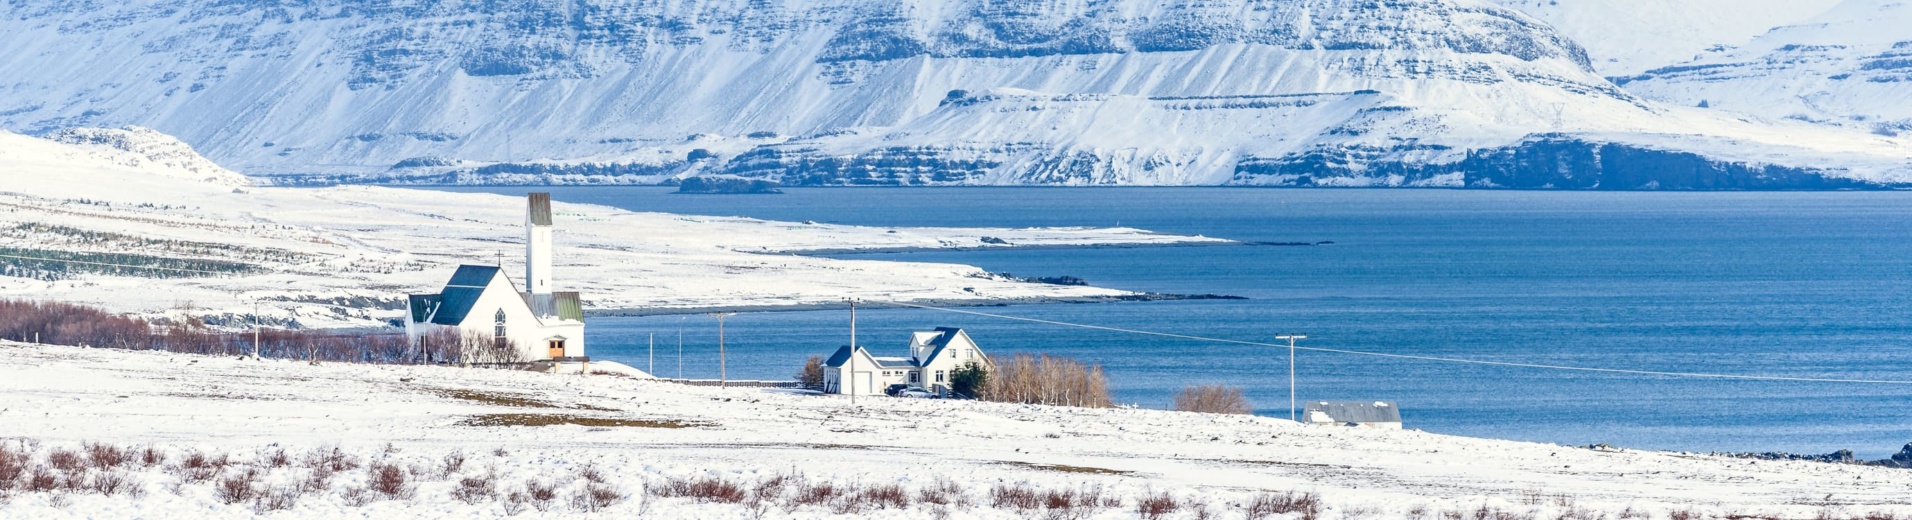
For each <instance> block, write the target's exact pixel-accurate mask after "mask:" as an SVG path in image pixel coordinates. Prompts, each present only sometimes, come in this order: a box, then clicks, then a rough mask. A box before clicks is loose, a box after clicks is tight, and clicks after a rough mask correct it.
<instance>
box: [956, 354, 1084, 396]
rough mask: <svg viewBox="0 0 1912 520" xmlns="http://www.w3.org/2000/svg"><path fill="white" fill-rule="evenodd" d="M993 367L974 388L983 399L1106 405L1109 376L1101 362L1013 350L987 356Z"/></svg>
mask: <svg viewBox="0 0 1912 520" xmlns="http://www.w3.org/2000/svg"><path fill="white" fill-rule="evenodd" d="M990 365H991V366H992V367H993V369H992V370H991V371H990V375H989V377H988V378H986V379H985V381H984V382H983V387H982V388H981V389H980V390H979V391H978V392H977V394H978V395H977V397H978V398H980V399H982V400H985V401H999V402H1010V403H1025V404H1048V405H1061V406H1083V407H1090V408H1108V407H1110V406H1113V403H1112V402H1111V401H1110V400H1109V380H1108V377H1107V376H1105V375H1103V373H1102V366H1101V365H1088V364H1083V363H1082V362H1080V361H1076V360H1074V359H1069V358H1063V357H1055V356H1050V355H1047V354H1043V355H1041V356H1036V355H1030V354H1016V355H1015V356H1013V357H1010V358H1009V359H1001V358H997V357H995V356H991V357H990Z"/></svg>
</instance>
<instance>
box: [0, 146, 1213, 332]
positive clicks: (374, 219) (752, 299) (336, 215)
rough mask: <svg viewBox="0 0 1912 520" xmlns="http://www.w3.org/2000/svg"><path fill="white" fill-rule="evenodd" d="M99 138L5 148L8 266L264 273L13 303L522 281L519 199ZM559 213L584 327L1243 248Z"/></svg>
mask: <svg viewBox="0 0 1912 520" xmlns="http://www.w3.org/2000/svg"><path fill="white" fill-rule="evenodd" d="M85 135H88V136H90V137H88V138H86V139H78V140H76V142H80V143H82V144H73V143H69V142H56V141H53V140H48V139H40V138H34V137H28V136H23V135H18V134H11V133H4V132H0V172H5V173H4V175H0V248H23V249H29V250H37V251H79V252H91V253H132V254H141V255H148V256H155V257H166V258H194V259H203V260H219V261H228V262H235V263H239V264H247V265H252V266H256V269H255V270H253V271H251V272H248V273H245V274H240V275H226V276H216V277H199V278H171V279H153V278H139V277H114V276H101V275H84V276H80V277H77V278H73V279H66V280H55V281H43V280H37V279H32V278H23V277H6V276H4V275H0V298H4V297H25V298H35V299H56V300H65V301H74V302H82V303H88V304H93V305H98V306H101V307H104V308H107V309H111V310H115V311H121V312H140V313H186V314H192V315H196V316H211V317H213V318H214V321H215V322H216V321H218V319H219V317H221V316H226V317H232V316H239V315H245V314H250V313H251V312H252V309H253V302H255V301H263V304H262V306H261V313H263V314H265V315H266V316H267V320H269V321H274V322H280V323H285V322H288V321H291V320H296V321H297V322H298V323H299V324H301V325H305V326H367V325H378V324H380V323H382V322H383V321H384V320H389V319H394V318H397V317H398V316H399V313H400V311H399V310H398V309H399V307H400V306H401V305H400V304H399V302H402V301H403V300H402V298H403V295H404V294H405V293H408V292H409V293H422V292H434V291H436V290H438V288H439V287H441V286H442V285H443V284H444V282H445V280H446V279H447V278H449V277H450V275H451V272H452V270H453V268H454V267H455V266H457V265H458V264H461V263H475V264H491V263H494V262H502V264H503V265H504V266H505V268H506V269H507V271H508V272H512V273H513V274H514V276H517V275H518V274H520V273H521V272H522V269H523V267H522V266H523V260H522V259H523V246H522V244H523V237H524V230H523V226H524V211H525V210H524V205H525V202H524V201H523V199H520V198H514V197H505V196H498V195H487V194H464V193H444V192H434V191H417V190H403V189H390V188H380V187H363V186H354V187H337V188H323V189H292V188H263V187H251V186H246V185H245V182H246V181H245V178H244V177H242V176H239V175H237V174H234V173H232V172H229V171H225V170H223V169H220V168H218V167H217V166H216V165H211V163H209V162H205V161H204V160H203V159H200V158H198V156H197V155H196V154H192V151H191V149H190V148H186V147H185V145H183V144H181V143H179V142H177V141H176V140H172V139H171V138H169V137H166V136H164V135H163V134H158V133H156V132H150V131H145V130H137V129H136V130H91V131H88V132H87V133H86V134H85ZM555 211H556V213H555V215H554V216H555V218H556V223H557V229H558V235H557V248H558V249H557V263H556V278H555V283H556V285H557V286H558V287H559V288H560V290H576V291H581V292H583V294H584V298H585V304H586V306H587V309H594V310H645V309H651V310H655V309H683V308H697V307H737V306H750V307H757V306H786V305H801V304H818V303H834V302H840V301H842V300H843V299H844V298H846V297H860V298H864V299H872V300H879V299H880V300H924V299H928V300H943V301H953V300H985V299H1052V298H1095V297H1109V296H1117V295H1123V294H1128V293H1126V292H1124V291H1117V290H1111V289H1103V288H1093V287H1069V286H1059V285H1046V284H1033V283H1022V282H1017V281H1013V280H1008V279H1004V278H1001V277H996V276H993V275H990V274H989V273H987V272H985V271H983V270H981V269H979V268H976V267H970V266H962V265H949V264H928V263H903V262H881V261H861V260H835V259H828V258H816V257H807V256H796V255H794V254H789V253H790V252H798V251H809V250H826V249H827V250H846V249H848V250H858V249H891V248H953V247H963V248H971V247H976V248H980V247H1012V246H1067V245H1096V244H1179V243H1214V244H1223V243H1228V242H1227V241H1224V240H1219V239H1210V238H1201V237H1185V236H1172V235H1161V234H1155V233H1151V232H1147V231H1143V230H1139V229H1127V228H1113V229H1103V228H1096V229H1091V228H1064V229H1056V228H1050V229H958V228H896V229H889V228H869V227H854V226H839V225H828V224H810V223H791V222H771V221H763V220H756V219H749V218H724V217H700V216H684V215H673V214H665V213H645V212H632V211H625V210H621V209H615V208H609V207H602V206H590V205H579V204H565V203H563V202H562V201H559V202H558V203H557V204H556V205H555ZM986 239H987V240H986ZM36 254H37V253H36ZM1032 274H1037V273H1032ZM1046 274H1049V275H1066V274H1069V273H1046ZM233 319H240V318H233ZM240 320H241V321H245V320H243V319H240Z"/></svg>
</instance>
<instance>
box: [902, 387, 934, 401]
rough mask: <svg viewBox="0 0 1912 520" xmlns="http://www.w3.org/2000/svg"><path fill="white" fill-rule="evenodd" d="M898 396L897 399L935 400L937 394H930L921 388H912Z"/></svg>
mask: <svg viewBox="0 0 1912 520" xmlns="http://www.w3.org/2000/svg"><path fill="white" fill-rule="evenodd" d="M896 396H897V397H914V398H917V399H934V398H935V397H936V394H935V393H934V392H930V391H928V390H924V389H921V388H910V389H905V390H903V391H902V392H899V393H897V395H896Z"/></svg>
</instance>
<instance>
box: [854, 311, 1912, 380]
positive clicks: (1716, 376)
mask: <svg viewBox="0 0 1912 520" xmlns="http://www.w3.org/2000/svg"><path fill="white" fill-rule="evenodd" d="M880 303H885V304H889V305H896V306H899V307H912V308H917V309H925V310H932V311H941V312H951V313H956V314H968V315H973V316H984V317H989V318H998V319H1005V320H1014V321H1024V322H1030V323H1041V324H1045V325H1055V326H1060V327H1073V328H1079V329H1090V330H1101V331H1108V332H1120V333H1125V334H1138V335H1144V336H1157V337H1164V338H1175V339H1186V340H1191V341H1206V342H1210V343H1229V344H1235V345H1251V346H1258V347H1279V348H1288V345H1286V344H1276V343H1262V342H1259V341H1244V340H1238V339H1224V338H1210V337H1205V336H1193V335H1188V334H1175V333H1170V332H1156V331H1148V330H1137V329H1125V328H1121V327H1107V326H1102V325H1089V324H1084V323H1070V322H1066V321H1055V320H1045V319H1040V318H1026V317H1021V316H1006V315H1002V314H991V313H987V312H978V311H971V310H963V309H951V308H946V307H935V306H930V305H920V304H914V303H904V302H895V301H884V302H880ZM1294 349H1295V350H1306V351H1309V352H1327V353H1332V354H1348V355H1355V356H1372V357H1381V358H1392V359H1407V360H1415V361H1431V362H1439V363H1460V364H1469V365H1487V366H1497V367H1512V368H1533V369H1544V370H1566V371H1574V372H1593V373H1602V374H1625V375H1642V376H1661V377H1684V378H1701V379H1727V380H1737V381H1784V382H1794V383H1857V384H1881V385H1912V381H1894V380H1888V379H1840V378H1826V377H1787V376H1751V375H1736V374H1710V373H1703V372H1665V371H1659V370H1635V369H1625V368H1599V367H1577V366H1568V365H1547V364H1540V363H1516V362H1511V361H1484V360H1479V359H1464V358H1450V357H1439V356H1421V355H1413V354H1389V353H1386V352H1368V351H1363V350H1347V349H1338V348H1323V347H1301V346H1297V347H1294Z"/></svg>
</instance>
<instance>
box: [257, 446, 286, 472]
mask: <svg viewBox="0 0 1912 520" xmlns="http://www.w3.org/2000/svg"><path fill="white" fill-rule="evenodd" d="M259 464H261V465H263V466H265V467H268V468H283V467H286V466H290V465H292V456H291V455H286V453H285V448H279V447H274V448H272V449H270V450H266V451H264V452H260V453H259Z"/></svg>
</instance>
